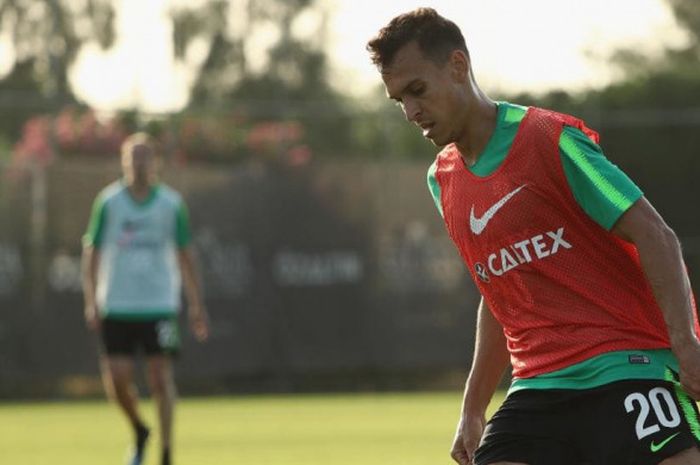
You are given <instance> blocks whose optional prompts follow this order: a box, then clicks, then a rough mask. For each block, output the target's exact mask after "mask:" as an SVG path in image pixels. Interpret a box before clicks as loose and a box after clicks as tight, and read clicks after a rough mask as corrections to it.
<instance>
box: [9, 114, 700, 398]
mask: <svg viewBox="0 0 700 465" xmlns="http://www.w3.org/2000/svg"><path fill="white" fill-rule="evenodd" d="M603 116H605V118H603ZM632 116H634V115H631V114H623V113H621V112H618V113H616V114H604V115H603V114H602V113H599V114H597V115H596V114H591V115H588V117H587V120H588V121H589V123H590V124H591V126H592V127H596V128H603V130H602V131H601V133H602V146H603V149H604V150H605V152H606V153H607V154H608V156H609V158H611V160H613V161H614V162H615V163H617V164H618V165H620V166H621V168H623V169H624V170H625V171H626V172H627V173H628V174H629V175H630V176H631V177H632V179H634V180H635V182H637V183H638V184H639V186H640V187H641V188H642V189H643V190H644V191H645V193H646V195H647V197H648V198H649V199H650V200H651V202H652V203H653V204H654V205H655V207H656V208H657V209H658V210H659V211H660V212H661V214H662V215H663V216H664V218H665V219H666V220H667V222H668V223H669V225H670V226H671V227H672V228H674V230H675V231H676V232H677V234H678V235H679V237H680V238H681V241H682V243H683V246H684V253H685V256H686V261H687V264H688V268H689V270H690V273H691V279H692V281H693V283H694V285H695V288H696V289H697V288H700V214H698V207H697V202H698V199H700V183H698V182H697V180H696V176H697V175H698V174H700V158H698V157H697V155H696V152H697V150H696V149H695V148H696V147H697V146H698V141H697V137H698V136H697V134H698V132H697V131H696V130H694V128H695V123H692V122H691V121H684V122H683V124H675V123H673V121H671V122H669V124H666V123H665V120H659V119H658V118H657V119H655V120H648V118H647V119H644V118H642V119H641V120H636V119H634V118H632ZM638 116H639V117H641V116H643V115H638ZM657 116H658V115H657ZM630 118H631V119H630ZM672 123H673V124H672ZM430 150H431V149H428V150H426V155H425V157H424V158H425V159H424V160H422V161H412V159H405V160H398V159H396V158H393V157H388V158H385V159H383V160H377V159H372V160H369V159H362V157H348V158H347V160H352V161H346V159H342V160H341V159H340V158H338V157H335V158H333V157H331V158H319V159H314V160H313V161H309V160H304V162H303V163H287V162H285V163H279V162H277V161H275V160H272V161H271V160H270V159H264V158H262V159H260V158H254V157H251V158H248V159H243V160H242V161H239V162H237V163H231V162H227V163H223V162H222V163H216V162H209V163H196V162H193V163H179V162H177V159H176V158H170V163H169V165H168V166H167V168H166V169H165V171H164V173H163V179H164V181H165V182H167V183H168V184H170V185H172V186H173V187H174V188H176V189H177V190H179V191H180V192H181V193H182V194H183V196H184V197H185V199H186V201H187V203H188V205H189V207H190V215H191V222H192V228H193V235H194V243H195V247H196V249H197V252H198V255H199V258H200V262H201V263H200V265H201V271H202V276H203V281H204V291H205V295H206V301H207V304H208V307H209V309H210V313H211V317H212V325H213V334H212V338H211V340H210V341H209V342H208V343H206V344H204V345H199V344H196V343H195V342H194V340H193V339H192V338H191V337H189V335H187V336H186V337H185V344H184V350H183V353H182V355H181V357H180V360H179V362H178V368H177V375H178V378H179V384H180V386H181V388H182V391H183V392H185V393H188V392H191V393H194V392H197V393H223V392H230V391H233V390H242V391H248V392H250V391H261V390H279V391H293V390H317V389H324V390H329V389H345V390H352V389H365V388H366V389H385V388H386V389H389V388H413V387H416V388H417V387H420V388H428V387H432V388H439V387H448V386H449V387H456V386H459V385H460V384H462V383H463V382H464V377H465V374H466V370H467V368H468V366H469V362H470V360H471V348H472V344H473V334H474V320H475V310H476V306H477V303H478V294H477V293H476V291H475V289H474V287H473V284H472V283H471V279H470V277H469V276H468V273H467V271H466V269H465V268H464V266H463V265H462V263H461V260H460V259H459V256H458V254H457V252H456V250H455V249H454V247H453V245H452V244H451V242H450V240H449V238H448V236H447V233H446V232H445V229H444V226H443V225H442V221H441V219H440V218H439V215H438V212H437V210H436V208H435V206H434V205H433V203H432V200H431V198H430V196H429V194H428V191H427V186H426V180H425V179H426V170H427V167H428V165H429V164H430V159H431V155H430V153H431V152H430ZM416 158H418V157H417V156H415V157H413V159H416ZM19 166H22V168H17V167H15V168H11V165H9V164H6V165H5V166H0V168H1V169H2V173H0V182H1V183H2V184H0V395H3V396H16V395H46V394H59V395H80V394H96V393H99V392H101V385H100V383H99V378H98V376H97V375H98V358H97V352H98V343H97V339H96V337H95V336H94V335H92V334H90V333H89V332H88V331H87V329H86V328H85V324H84V322H83V316H82V314H83V308H82V295H81V290H80V287H81V286H80V251H81V250H80V249H81V245H80V239H81V236H82V234H83V233H84V231H85V228H86V223H87V220H88V215H89V211H90V207H91V203H92V201H93V199H94V197H95V196H96V195H97V193H98V192H99V191H100V189H102V187H104V186H105V185H107V184H108V183H109V182H111V181H113V180H115V179H117V178H118V176H119V166H118V163H117V162H116V157H89V156H85V157H78V156H74V157H56V158H55V159H54V160H53V162H52V163H48V164H44V165H39V164H35V165H32V164H31V163H30V164H26V163H25V164H23V165H19ZM42 166H43V167H42ZM181 321H182V330H183V333H184V334H187V322H186V319H185V318H184V315H183V317H182V318H181Z"/></svg>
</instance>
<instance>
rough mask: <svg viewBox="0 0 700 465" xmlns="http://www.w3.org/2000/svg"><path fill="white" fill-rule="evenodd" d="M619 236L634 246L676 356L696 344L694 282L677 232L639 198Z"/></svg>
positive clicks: (619, 224) (618, 228) (618, 230)
mask: <svg viewBox="0 0 700 465" xmlns="http://www.w3.org/2000/svg"><path fill="white" fill-rule="evenodd" d="M613 233H615V234H616V235H617V236H619V237H621V238H622V239H625V240H627V241H629V242H632V243H634V245H635V246H636V247H637V252H638V254H639V259H640V262H641V265H642V269H643V270H644V274H645V275H646V277H647V280H648V281H649V285H650V286H651V290H652V292H653V294H654V298H655V300H656V303H657V304H658V305H659V307H660V308H661V311H662V313H663V317H664V320H665V322H666V326H667V328H668V334H669V338H670V340H671V346H672V348H673V351H674V353H675V354H676V356H678V357H679V358H680V357H681V355H682V353H683V350H684V348H686V347H688V346H689V345H690V344H688V342H690V341H692V342H696V341H695V333H694V321H693V311H692V305H691V296H690V283H689V281H688V275H687V273H686V271H685V265H684V264H683V257H682V254H681V247H680V244H679V242H678V238H677V237H676V235H675V233H674V232H673V231H672V230H671V228H669V227H668V226H667V225H666V223H665V222H664V220H663V218H661V216H660V215H659V214H658V213H657V212H656V210H655V209H654V207H652V206H651V204H650V203H649V202H648V201H647V200H646V199H645V198H643V197H642V198H641V199H639V200H638V201H637V202H636V203H635V204H634V205H633V206H632V207H630V208H629V209H628V210H627V211H626V212H625V213H624V214H623V215H622V216H621V217H620V219H619V220H618V222H617V224H616V225H615V227H614V229H613Z"/></svg>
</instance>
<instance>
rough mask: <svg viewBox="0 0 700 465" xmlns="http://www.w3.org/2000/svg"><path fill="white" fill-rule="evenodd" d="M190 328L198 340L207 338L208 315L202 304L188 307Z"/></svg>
mask: <svg viewBox="0 0 700 465" xmlns="http://www.w3.org/2000/svg"><path fill="white" fill-rule="evenodd" d="M189 315H190V330H191V331H192V334H193V335H194V337H195V338H196V339H197V341H199V342H204V341H206V340H207V339H209V315H208V314H207V311H206V310H205V309H204V307H202V306H195V307H191V308H190V312H189Z"/></svg>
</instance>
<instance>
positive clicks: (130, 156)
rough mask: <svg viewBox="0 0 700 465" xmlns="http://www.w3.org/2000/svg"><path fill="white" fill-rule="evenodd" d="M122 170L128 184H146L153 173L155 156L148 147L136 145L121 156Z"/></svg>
mask: <svg viewBox="0 0 700 465" xmlns="http://www.w3.org/2000/svg"><path fill="white" fill-rule="evenodd" d="M122 170H123V172H124V176H125V177H126V179H127V180H129V181H130V182H134V183H136V184H146V183H148V182H149V181H150V180H151V179H152V178H153V175H154V173H155V155H154V154H153V150H152V149H151V148H150V147H149V146H148V145H143V144H136V145H134V146H132V147H131V148H130V149H129V150H128V151H127V152H125V153H124V154H123V155H122Z"/></svg>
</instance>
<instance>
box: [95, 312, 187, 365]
mask: <svg viewBox="0 0 700 465" xmlns="http://www.w3.org/2000/svg"><path fill="white" fill-rule="evenodd" d="M102 344H103V345H104V349H105V352H106V353H107V355H128V356H134V355H136V354H137V353H138V352H139V351H141V352H143V353H144V354H146V355H171V356H175V355H177V354H178V353H179V351H180V332H179V329H178V324H177V319H176V318H167V319H162V320H156V321H121V320H113V319H109V318H106V319H104V320H102Z"/></svg>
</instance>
